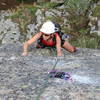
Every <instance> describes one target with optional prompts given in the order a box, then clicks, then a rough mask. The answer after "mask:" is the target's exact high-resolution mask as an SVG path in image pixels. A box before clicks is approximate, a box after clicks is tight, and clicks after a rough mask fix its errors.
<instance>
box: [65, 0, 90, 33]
mask: <svg viewBox="0 0 100 100" xmlns="http://www.w3.org/2000/svg"><path fill="white" fill-rule="evenodd" d="M90 3H91V0H67V1H66V2H65V5H66V11H67V12H68V13H69V16H68V17H67V19H68V23H69V24H70V26H71V29H72V30H73V31H74V32H75V33H76V34H78V33H79V32H80V29H83V28H87V27H88V22H89V18H88V12H89V10H90Z"/></svg>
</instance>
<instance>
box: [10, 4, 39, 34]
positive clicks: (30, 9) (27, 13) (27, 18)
mask: <svg viewBox="0 0 100 100" xmlns="http://www.w3.org/2000/svg"><path fill="white" fill-rule="evenodd" d="M36 10H37V7H35V6H33V5H24V6H23V5H21V6H19V7H18V8H17V10H12V15H11V16H9V17H10V18H12V19H13V21H17V23H19V26H20V28H21V31H22V33H25V31H26V26H27V25H28V24H29V23H31V21H32V20H33V19H34V18H35V12H36Z"/></svg>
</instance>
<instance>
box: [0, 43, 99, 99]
mask: <svg viewBox="0 0 100 100" xmlns="http://www.w3.org/2000/svg"><path fill="white" fill-rule="evenodd" d="M21 53H22V44H5V45H2V46H1V47H0V100H100V60H99V59H100V51H99V50H91V49H81V48H80V49H79V50H78V51H77V52H76V53H69V52H65V51H64V50H63V53H64V57H61V58H57V57H56V56H55V51H52V50H48V49H36V48H33V49H31V52H30V53H29V55H28V56H27V57H23V56H21ZM57 59H58V60H57ZM56 63H57V64H56ZM55 64H56V66H55ZM54 66H55V68H56V70H58V71H65V72H68V73H70V75H71V77H72V79H73V81H72V80H63V79H56V78H55V79H50V78H48V77H47V75H48V72H49V71H51V70H52V68H53V67H54Z"/></svg>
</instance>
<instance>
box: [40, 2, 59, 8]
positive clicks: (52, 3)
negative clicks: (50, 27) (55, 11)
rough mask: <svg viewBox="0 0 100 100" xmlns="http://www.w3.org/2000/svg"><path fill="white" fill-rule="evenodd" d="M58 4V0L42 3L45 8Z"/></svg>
mask: <svg viewBox="0 0 100 100" xmlns="http://www.w3.org/2000/svg"><path fill="white" fill-rule="evenodd" d="M57 5H58V3H56V2H47V3H42V4H41V7H42V8H43V9H52V8H55V7H56V6H57Z"/></svg>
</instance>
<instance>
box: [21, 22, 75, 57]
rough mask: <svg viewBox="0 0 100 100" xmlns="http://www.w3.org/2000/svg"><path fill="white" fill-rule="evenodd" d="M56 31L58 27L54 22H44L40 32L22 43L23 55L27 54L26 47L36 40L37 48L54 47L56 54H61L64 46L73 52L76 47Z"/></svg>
mask: <svg viewBox="0 0 100 100" xmlns="http://www.w3.org/2000/svg"><path fill="white" fill-rule="evenodd" d="M58 31H59V28H58V27H56V25H55V23H54V22H52V21H47V22H45V23H44V24H43V25H42V27H41V29H40V32H39V33H37V34H36V35H35V36H33V37H32V38H31V39H30V40H28V41H27V42H25V43H24V46H23V56H26V55H28V47H29V46H30V45H31V44H32V43H34V42H35V41H37V48H45V47H51V48H53V47H55V48H56V50H57V56H62V50H61V48H64V49H66V50H67V51H69V52H75V51H76V48H75V47H74V46H72V45H71V44H70V43H69V42H68V41H65V40H63V39H62V37H61V36H60V34H59V32H58Z"/></svg>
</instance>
